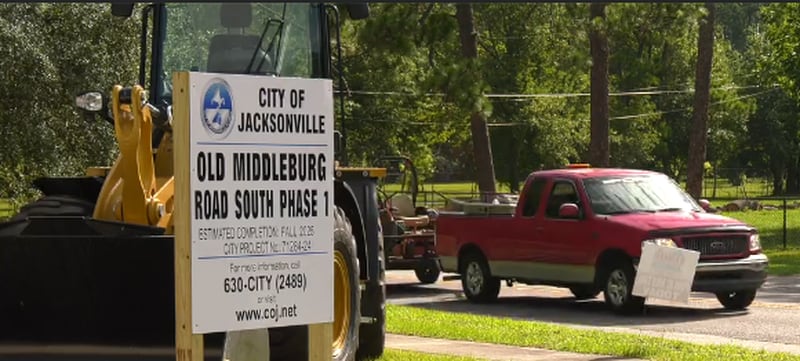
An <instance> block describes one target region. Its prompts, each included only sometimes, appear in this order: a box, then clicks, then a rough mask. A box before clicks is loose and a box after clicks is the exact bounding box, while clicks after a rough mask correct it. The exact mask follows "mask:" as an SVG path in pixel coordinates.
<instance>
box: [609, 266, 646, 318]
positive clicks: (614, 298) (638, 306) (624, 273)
mask: <svg viewBox="0 0 800 361" xmlns="http://www.w3.org/2000/svg"><path fill="white" fill-rule="evenodd" d="M604 275H605V277H604V279H605V286H604V290H603V296H604V297H605V301H606V304H607V305H608V306H609V307H611V310H612V311H614V312H616V313H619V314H633V313H638V312H642V310H644V298H642V297H637V296H634V295H632V294H631V291H633V280H634V271H633V265H631V263H630V262H628V261H621V262H616V263H613V264H612V265H611V266H609V267H607V268H606V272H605V273H604Z"/></svg>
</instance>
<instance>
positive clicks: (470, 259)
mask: <svg viewBox="0 0 800 361" xmlns="http://www.w3.org/2000/svg"><path fill="white" fill-rule="evenodd" d="M462 264H463V266H462V269H461V287H462V288H463V289H464V295H465V296H467V299H469V300H470V301H472V302H477V303H486V302H492V301H494V300H496V299H497V295H498V294H499V293H500V279H499V278H495V277H492V274H491V273H490V272H489V265H488V264H487V263H486V260H485V259H484V258H483V257H482V256H481V255H480V254H476V253H470V254H468V255H467V256H466V257H465V258H464V261H463V263H462Z"/></svg>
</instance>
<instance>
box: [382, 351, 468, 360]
mask: <svg viewBox="0 0 800 361" xmlns="http://www.w3.org/2000/svg"><path fill="white" fill-rule="evenodd" d="M408 360H414V361H481V360H483V359H477V358H472V357H462V356H450V355H436V354H428V353H422V352H413V351H401V350H392V349H388V348H387V349H386V351H385V352H384V353H383V356H381V358H378V359H375V360H374V361H408Z"/></svg>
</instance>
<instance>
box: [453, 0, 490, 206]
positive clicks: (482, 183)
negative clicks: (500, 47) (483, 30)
mask: <svg viewBox="0 0 800 361" xmlns="http://www.w3.org/2000/svg"><path fill="white" fill-rule="evenodd" d="M456 19H457V20H458V32H459V38H460V39H461V54H462V55H463V56H464V58H466V60H467V62H473V63H474V62H475V61H477V59H478V33H477V32H476V31H475V24H474V21H473V18H472V4H469V3H459V4H457V5H456ZM472 71H478V69H477V67H473V68H472ZM474 75H475V77H474V78H475V79H477V80H478V81H480V76H479V75H478V74H474ZM470 130H471V131H472V149H473V152H474V155H475V168H476V170H477V173H478V174H477V179H478V189H479V190H480V192H481V194H482V195H483V198H484V200H487V201H488V200H489V199H490V198H492V197H493V196H494V194H495V193H497V190H496V189H497V188H496V185H495V175H494V163H493V161H492V147H491V143H490V141H489V127H487V126H486V117H485V115H484V113H483V112H482V110H481V109H473V110H472V115H471V116H470Z"/></svg>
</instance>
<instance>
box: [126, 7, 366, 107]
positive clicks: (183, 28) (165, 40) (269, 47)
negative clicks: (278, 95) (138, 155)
mask: <svg viewBox="0 0 800 361" xmlns="http://www.w3.org/2000/svg"><path fill="white" fill-rule="evenodd" d="M346 8H347V13H348V14H350V18H352V19H363V18H365V17H367V16H368V14H369V10H368V7H367V5H366V4H352V5H347V6H346ZM111 10H112V14H114V15H115V16H120V17H127V16H130V15H131V14H132V13H133V4H132V3H129V4H122V3H114V4H112V9H111ZM339 20H340V17H339V12H338V9H337V8H336V7H334V6H331V5H326V4H321V3H296V2H287V3H274V2H253V3H229V2H225V3H159V4H150V5H146V6H144V7H143V8H141V21H142V23H141V24H142V27H141V29H142V32H141V39H140V40H141V49H140V50H141V54H142V56H141V59H140V63H139V83H140V84H142V85H143V86H145V87H146V89H148V90H149V94H150V102H151V103H152V104H163V103H171V102H172V99H171V98H172V89H171V85H172V74H173V73H174V72H177V71H187V70H188V71H200V72H213V73H230V74H258V75H274V76H283V77H299V78H333V77H332V70H331V69H332V61H331V60H332V59H333V58H338V53H339V52H338V51H336V50H337V49H332V46H333V45H334V44H333V43H332V42H331V35H338V34H337V33H336V32H337V31H338V26H339ZM331 31H333V34H332V32H331ZM335 53H336V54H335Z"/></svg>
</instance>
